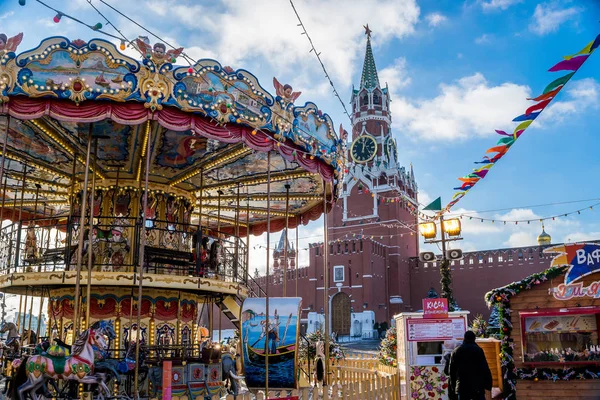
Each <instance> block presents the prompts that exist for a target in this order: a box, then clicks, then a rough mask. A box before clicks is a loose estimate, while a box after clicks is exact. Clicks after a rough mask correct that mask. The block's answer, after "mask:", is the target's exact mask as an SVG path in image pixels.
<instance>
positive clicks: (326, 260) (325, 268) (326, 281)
mask: <svg viewBox="0 0 600 400" xmlns="http://www.w3.org/2000/svg"><path fill="white" fill-rule="evenodd" d="M327 229H328V224H327V181H326V180H324V179H323V271H324V272H323V288H324V290H323V314H324V317H325V318H324V319H325V376H324V377H323V386H327V382H328V380H329V328H330V327H329V316H330V315H329V251H328V249H327V248H328V247H329V243H328V240H329V235H328V234H327Z"/></svg>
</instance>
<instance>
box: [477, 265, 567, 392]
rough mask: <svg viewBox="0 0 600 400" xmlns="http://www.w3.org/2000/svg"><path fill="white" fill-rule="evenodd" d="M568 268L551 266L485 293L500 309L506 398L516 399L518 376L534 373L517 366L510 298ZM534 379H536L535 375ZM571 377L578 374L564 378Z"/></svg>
mask: <svg viewBox="0 0 600 400" xmlns="http://www.w3.org/2000/svg"><path fill="white" fill-rule="evenodd" d="M567 268H568V266H560V267H550V268H548V269H547V270H545V271H542V272H539V273H537V274H533V275H530V276H528V277H527V278H525V279H523V280H522V281H518V282H513V283H511V284H509V285H506V286H504V287H501V288H498V289H494V290H492V291H490V292H488V293H487V294H486V295H485V300H486V302H487V304H488V307H489V308H491V307H496V309H497V310H498V320H499V326H500V333H499V336H500V340H501V344H500V365H501V366H502V376H503V380H504V393H503V394H502V395H503V398H504V399H505V400H510V399H516V398H517V378H519V379H525V378H522V376H525V375H527V374H528V373H532V371H530V370H521V371H522V372H521V375H519V370H517V368H515V360H514V358H513V348H514V347H515V343H514V340H513V339H512V337H511V333H512V328H513V325H512V322H511V317H510V314H511V312H512V310H511V308H510V299H511V297H512V296H514V295H516V294H519V293H520V292H522V291H524V290H529V289H531V288H532V287H533V286H535V285H540V284H542V283H543V282H545V281H547V280H549V279H553V278H556V277H557V276H560V275H561V274H563V273H564V272H565V271H566V270H567ZM549 371H552V374H558V371H559V370H549ZM536 376H537V372H536ZM551 376H552V375H551ZM565 376H566V374H565ZM533 379H535V377H534V378H533ZM538 379H539V377H538ZM569 379H577V375H575V374H573V375H569V376H568V377H567V378H566V379H564V380H569Z"/></svg>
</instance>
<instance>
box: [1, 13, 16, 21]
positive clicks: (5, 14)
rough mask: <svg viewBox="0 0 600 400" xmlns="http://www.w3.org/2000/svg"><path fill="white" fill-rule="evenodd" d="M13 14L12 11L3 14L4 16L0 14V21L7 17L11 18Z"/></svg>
mask: <svg viewBox="0 0 600 400" xmlns="http://www.w3.org/2000/svg"><path fill="white" fill-rule="evenodd" d="M14 13H15V12H14V11H8V12H5V13H4V14H0V21H2V20H3V19H6V18H8V17H11V16H12V15H13V14H14Z"/></svg>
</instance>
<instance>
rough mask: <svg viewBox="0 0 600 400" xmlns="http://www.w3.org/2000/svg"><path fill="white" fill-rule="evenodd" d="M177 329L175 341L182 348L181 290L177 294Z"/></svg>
mask: <svg viewBox="0 0 600 400" xmlns="http://www.w3.org/2000/svg"><path fill="white" fill-rule="evenodd" d="M138 326H139V325H138ZM138 329H139V328H138ZM176 329H177V336H176V337H175V340H176V341H177V345H178V346H181V345H182V343H181V290H180V291H179V292H178V293H177V325H176ZM183 354H184V353H183V352H182V353H181V355H183Z"/></svg>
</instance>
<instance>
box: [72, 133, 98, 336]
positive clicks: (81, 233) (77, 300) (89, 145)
mask: <svg viewBox="0 0 600 400" xmlns="http://www.w3.org/2000/svg"><path fill="white" fill-rule="evenodd" d="M93 128H94V124H92V123H90V128H89V130H88V143H87V153H86V158H85V175H84V178H83V195H82V199H81V208H80V212H79V218H80V220H79V241H78V244H77V269H76V271H77V273H76V278H75V309H74V311H73V337H77V336H78V335H79V322H80V321H79V318H80V315H79V307H80V306H81V296H80V292H81V263H82V261H83V260H82V258H83V242H84V241H85V229H84V224H85V209H86V208H87V191H88V183H89V177H90V157H91V153H92V131H93ZM91 236H92V232H89V235H88V240H89V242H90V243H89V245H88V247H90V248H89V249H88V251H91V250H92V249H91V244H92V241H91Z"/></svg>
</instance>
